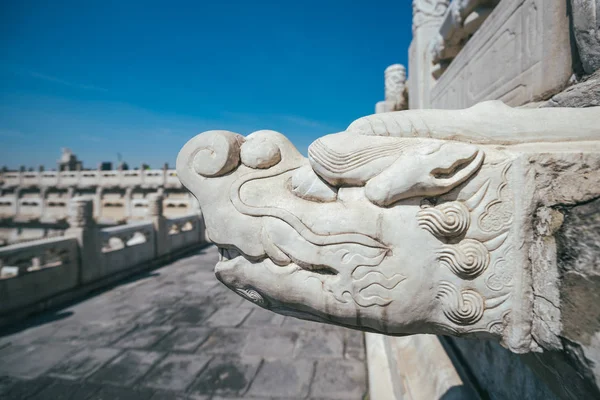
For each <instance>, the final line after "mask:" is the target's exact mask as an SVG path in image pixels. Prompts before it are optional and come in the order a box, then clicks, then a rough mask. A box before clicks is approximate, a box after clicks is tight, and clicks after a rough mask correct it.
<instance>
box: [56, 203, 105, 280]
mask: <svg viewBox="0 0 600 400" xmlns="http://www.w3.org/2000/svg"><path fill="white" fill-rule="evenodd" d="M68 222H69V228H68V229H67V230H66V231H65V236H67V237H69V236H70V237H74V238H76V239H77V242H78V244H79V282H80V283H88V282H91V281H93V280H94V279H95V278H96V277H97V276H98V275H99V272H100V271H101V269H102V267H103V265H102V253H101V243H100V237H99V231H98V228H97V226H96V222H95V221H94V200H93V199H92V198H89V197H83V196H82V197H74V198H72V199H71V201H70V202H69V210H68Z"/></svg>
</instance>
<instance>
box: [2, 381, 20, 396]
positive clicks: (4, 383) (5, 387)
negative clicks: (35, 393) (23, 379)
mask: <svg viewBox="0 0 600 400" xmlns="http://www.w3.org/2000/svg"><path fill="white" fill-rule="evenodd" d="M17 382H20V379H17V378H15V377H12V376H6V375H4V376H0V396H2V395H3V394H4V393H8V391H9V390H10V388H11V387H13V385H14V384H16V383H17ZM0 398H1V397H0Z"/></svg>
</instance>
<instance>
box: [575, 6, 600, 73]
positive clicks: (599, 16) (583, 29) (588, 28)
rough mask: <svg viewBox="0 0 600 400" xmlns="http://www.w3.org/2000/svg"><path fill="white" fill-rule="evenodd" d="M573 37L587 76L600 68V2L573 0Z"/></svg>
mask: <svg viewBox="0 0 600 400" xmlns="http://www.w3.org/2000/svg"><path fill="white" fill-rule="evenodd" d="M571 13H572V24H573V36H575V41H576V42H577V49H578V50H579V59H580V60H581V64H582V67H583V70H584V72H585V73H586V74H592V73H594V72H595V71H597V70H598V69H599V68H600V1H598V0H571Z"/></svg>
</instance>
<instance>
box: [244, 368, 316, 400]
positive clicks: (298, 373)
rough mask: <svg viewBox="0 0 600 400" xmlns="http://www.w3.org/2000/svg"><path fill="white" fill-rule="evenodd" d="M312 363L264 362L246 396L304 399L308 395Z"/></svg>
mask: <svg viewBox="0 0 600 400" xmlns="http://www.w3.org/2000/svg"><path fill="white" fill-rule="evenodd" d="M313 368H314V362H313V361H309V360H274V361H265V362H264V364H263V365H262V367H261V368H260V370H259V371H258V374H257V375H256V378H254V382H252V385H251V386H250V390H249V391H248V395H250V396H258V397H260V396H262V397H305V396H306V395H308V390H309V387H310V381H311V378H312V375H313Z"/></svg>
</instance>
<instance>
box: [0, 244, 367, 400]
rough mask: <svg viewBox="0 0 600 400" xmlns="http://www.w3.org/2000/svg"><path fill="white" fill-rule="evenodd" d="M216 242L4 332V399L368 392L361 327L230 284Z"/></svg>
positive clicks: (153, 399)
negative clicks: (321, 319) (253, 296)
mask: <svg viewBox="0 0 600 400" xmlns="http://www.w3.org/2000/svg"><path fill="white" fill-rule="evenodd" d="M217 260H218V252H217V251H216V248H214V247H209V248H205V249H203V250H201V251H199V252H198V253H197V254H194V255H192V256H189V257H187V258H184V259H180V260H177V261H175V262H173V263H171V264H169V265H166V266H164V267H162V268H160V269H157V270H155V271H153V272H149V273H143V274H140V275H139V276H136V277H134V278H132V279H130V280H128V281H126V282H122V283H121V284H120V285H116V286H114V287H112V288H110V289H108V290H105V291H103V292H99V293H96V294H95V295H94V296H91V297H89V298H86V299H83V300H81V301H79V302H78V303H74V304H72V305H70V306H68V307H65V308H63V309H60V310H55V311H48V312H46V313H44V314H41V315H38V316H36V317H33V318H30V319H29V320H28V321H26V322H25V323H24V324H22V325H20V326H15V327H11V328H10V329H9V330H6V331H4V332H0V399H2V400H5V399H8V400H14V399H28V400H31V399H34V400H42V399H72V400H100V399H106V400H119V399H127V400H130V399H131V400H137V399H144V400H166V399H169V400H219V399H221V400H227V399H230V400H233V399H238V400H239V399H254V400H266V399H270V400H274V399H286V400H290V399H324V400H333V399H348V400H352V399H362V398H363V397H364V395H365V394H366V393H367V383H366V379H367V378H366V376H367V375H366V366H365V361H364V360H365V356H364V338H363V335H362V333H361V332H357V331H352V330H348V329H344V328H340V327H333V326H328V325H322V324H318V323H314V322H307V321H302V320H298V319H296V318H291V317H284V316H281V315H277V314H274V313H272V312H270V311H267V310H264V309H262V308H260V307H257V306H255V305H253V304H252V303H250V302H247V301H245V300H243V299H242V298H241V297H239V296H238V295H236V294H235V293H233V292H231V291H230V290H229V289H227V288H226V287H224V286H223V285H222V284H220V283H219V282H218V281H217V279H216V278H215V276H214V274H213V272H212V269H213V267H214V264H215V263H216V262H217Z"/></svg>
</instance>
